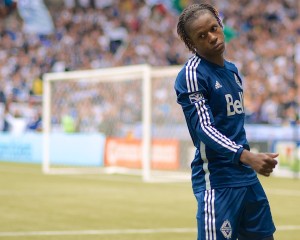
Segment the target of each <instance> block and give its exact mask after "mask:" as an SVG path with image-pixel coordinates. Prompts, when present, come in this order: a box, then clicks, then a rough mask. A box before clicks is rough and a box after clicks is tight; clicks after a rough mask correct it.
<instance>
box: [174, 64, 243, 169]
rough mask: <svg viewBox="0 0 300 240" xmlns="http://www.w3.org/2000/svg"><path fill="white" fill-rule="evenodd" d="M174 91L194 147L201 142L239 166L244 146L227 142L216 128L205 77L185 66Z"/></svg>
mask: <svg viewBox="0 0 300 240" xmlns="http://www.w3.org/2000/svg"><path fill="white" fill-rule="evenodd" d="M175 91H176V94H177V102H178V103H179V104H180V105H181V106H182V109H183V112H184V115H185V118H186V121H187V125H188V128H189V132H190V134H191V136H192V139H193V141H194V144H195V143H196V144H197V142H198V143H199V142H200V141H201V142H203V143H204V144H205V145H206V146H208V147H210V148H211V149H213V150H214V151H216V152H218V153H220V154H222V155H223V156H225V157H226V158H227V159H230V160H231V161H232V162H233V163H236V164H237V163H239V160H240V155H241V153H242V151H243V150H244V148H243V146H241V145H238V144H236V143H235V142H234V141H232V140H230V139H229V138H228V137H227V136H225V135H224V134H222V133H221V132H220V131H218V129H217V128H216V127H215V122H214V117H213V114H212V111H211V108H210V106H209V104H208V98H209V87H208V82H207V77H206V76H204V75H202V74H201V73H200V72H197V71H196V67H195V66H194V65H193V64H192V63H190V65H189V63H188V64H187V66H186V67H185V69H183V70H182V71H181V72H180V73H179V75H178V77H177V79H176V83H175ZM196 147H199V146H196Z"/></svg>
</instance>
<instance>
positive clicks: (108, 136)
mask: <svg viewBox="0 0 300 240" xmlns="http://www.w3.org/2000/svg"><path fill="white" fill-rule="evenodd" d="M179 70H180V67H178V66H174V67H171V66H170V67H151V66H149V65H135V66H124V67H115V68H106V69H97V70H83V71H71V72H60V73H47V74H45V75H44V77H43V81H44V94H43V135H44V138H43V161H42V162H43V164H42V166H43V172H44V173H46V174H71V173H73V174H75V173H78V174H89V173H99V174H102V173H119V174H138V175H141V176H142V178H143V180H144V181H164V180H165V181H178V180H180V181H181V180H188V179H189V178H190V177H189V165H190V161H191V160H192V154H193V151H194V149H193V147H192V146H191V142H190V140H189V136H188V132H187V129H186V126H185V122H184V119H183V114H182V111H181V109H180V106H179V105H178V104H177V103H176V96H175V92H174V89H173V85H174V80H175V78H176V76H177V74H178V72H179Z"/></svg>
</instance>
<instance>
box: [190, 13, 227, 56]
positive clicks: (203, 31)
mask: <svg viewBox="0 0 300 240" xmlns="http://www.w3.org/2000/svg"><path fill="white" fill-rule="evenodd" d="M188 33H189V36H190V39H191V40H192V43H193V45H194V47H195V49H196V51H197V53H198V54H199V55H200V56H202V57H204V58H207V59H211V58H214V57H216V56H222V55H223V52H224V50H225V41H224V33H223V29H222V27H221V26H220V25H219V23H218V21H217V19H216V18H215V17H214V16H213V15H212V14H210V13H208V12H206V13H204V14H202V15H200V16H199V17H198V18H197V19H195V20H193V21H192V22H191V24H190V25H189V27H188Z"/></svg>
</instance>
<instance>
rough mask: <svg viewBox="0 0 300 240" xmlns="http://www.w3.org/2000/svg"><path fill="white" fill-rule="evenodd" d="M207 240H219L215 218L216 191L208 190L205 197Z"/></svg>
mask: <svg viewBox="0 0 300 240" xmlns="http://www.w3.org/2000/svg"><path fill="white" fill-rule="evenodd" d="M204 214H205V218H204V219H205V220H204V221H205V239H207V240H217V237H216V226H215V223H216V218H215V190H214V189H212V190H206V191H205V195H204Z"/></svg>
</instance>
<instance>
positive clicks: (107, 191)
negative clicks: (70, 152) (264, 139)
mask: <svg viewBox="0 0 300 240" xmlns="http://www.w3.org/2000/svg"><path fill="white" fill-rule="evenodd" d="M261 180H262V184H263V186H264V187H265V190H266V192H267V194H268V196H269V200H270V204H271V207H272V211H273V217H274V221H275V224H276V226H277V228H278V231H277V232H276V234H275V237H276V239H277V240H278V239H279V240H299V239H300V180H295V179H282V178H274V177H270V178H261ZM195 212H196V201H195V199H194V196H193V194H192V191H191V186H190V183H189V182H187V183H143V182H142V181H141V178H139V177H133V176H120V175H43V174H42V173H41V168H40V166H38V165H32V164H18V163H6V162H0V240H2V239H5V240H14V239H22V240H23V239H24V240H25V239H30V240H50V239H51V240H54V239H55V240H79V239H80V240H96V239H97V240H98V239H101V240H102V239H103V240H121V239H122V240H154V239H155V240H187V239H194V240H195V239H196V220H195Z"/></svg>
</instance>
